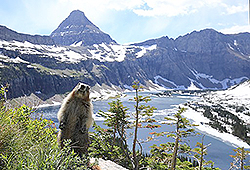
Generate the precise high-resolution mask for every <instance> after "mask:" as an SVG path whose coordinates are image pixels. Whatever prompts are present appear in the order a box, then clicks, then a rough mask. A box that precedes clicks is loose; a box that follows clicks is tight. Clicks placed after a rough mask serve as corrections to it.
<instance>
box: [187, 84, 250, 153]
mask: <svg viewBox="0 0 250 170" xmlns="http://www.w3.org/2000/svg"><path fill="white" fill-rule="evenodd" d="M249 101H250V81H249V80H248V81H245V82H243V83H241V84H239V85H236V86H234V87H232V88H230V89H228V90H225V91H217V92H211V93H208V94H206V95H204V96H202V97H201V99H198V101H191V102H189V103H188V104H187V105H188V106H189V108H191V111H189V112H188V113H186V114H185V116H187V117H188V118H190V119H194V121H195V122H196V123H197V124H199V125H200V126H199V127H198V128H200V129H202V130H206V129H207V131H208V133H209V132H211V131H212V130H209V128H211V127H212V128H213V129H216V130H218V131H219V132H220V134H218V133H214V134H211V135H216V134H217V137H220V138H222V139H223V140H226V141H228V142H233V140H234V139H231V138H229V134H232V135H234V136H237V137H238V138H240V139H241V140H243V141H244V142H246V143H247V144H248V145H245V146H244V147H247V148H249V147H250V138H249V137H250V113H249V110H250V107H249V106H250V102H249ZM199 117H203V118H202V119H199ZM198 119H199V120H198ZM230 140H231V141H230ZM234 142H235V143H238V144H240V145H244V144H242V143H241V141H237V140H234Z"/></svg>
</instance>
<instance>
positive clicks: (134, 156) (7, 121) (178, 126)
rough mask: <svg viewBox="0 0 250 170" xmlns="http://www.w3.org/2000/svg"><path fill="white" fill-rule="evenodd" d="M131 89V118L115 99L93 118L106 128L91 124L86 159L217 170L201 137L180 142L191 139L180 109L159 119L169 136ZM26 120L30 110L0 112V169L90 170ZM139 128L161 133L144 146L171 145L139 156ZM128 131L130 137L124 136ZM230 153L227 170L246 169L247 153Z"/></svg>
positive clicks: (39, 124)
mask: <svg viewBox="0 0 250 170" xmlns="http://www.w3.org/2000/svg"><path fill="white" fill-rule="evenodd" d="M133 88H134V89H135V97H134V98H133V99H131V101H133V102H134V103H135V104H134V107H135V110H134V112H133V113H131V114H129V109H128V108H127V107H125V106H123V104H122V102H121V101H120V100H119V99H117V100H116V101H112V102H111V103H109V105H110V109H109V110H108V112H103V111H100V112H99V114H100V115H101V116H103V117H104V118H105V119H106V120H105V122H104V124H105V125H106V127H105V128H102V127H100V126H98V125H97V124H94V131H93V132H91V133H90V138H91V144H90V147H89V155H88V156H89V157H93V158H103V159H105V160H112V161H114V162H116V163H117V164H120V165H122V166H123V167H125V168H127V169H131V170H137V169H148V170H165V169H170V170H212V169H215V170H219V168H214V167H213V165H214V163H213V162H212V161H206V160H205V159H204V157H205V155H207V149H208V146H209V145H205V144H204V143H203V138H204V137H202V142H201V143H200V142H197V145H196V148H193V149H192V148H190V146H189V145H188V144H186V143H184V142H183V141H184V139H185V138H186V137H188V136H190V135H196V134H195V132H194V129H193V127H194V126H195V125H194V124H192V123H190V122H189V120H188V119H186V118H184V117H183V116H182V113H183V112H184V111H185V109H184V108H180V109H179V111H178V112H177V113H176V114H174V115H172V116H171V117H169V116H168V117H166V118H165V119H166V123H165V124H167V125H170V126H173V127H174V131H172V132H168V131H163V130H162V129H161V125H160V124H159V123H157V122H156V121H155V120H154V119H153V118H152V113H153V111H154V110H155V109H156V108H154V107H152V106H149V105H148V102H150V98H149V97H148V96H146V97H143V96H140V95H139V92H140V90H141V87H140V85H139V83H135V84H134V86H133ZM5 92H6V88H2V89H1V90H0V95H1V97H3V96H4V94H5ZM1 102H2V103H3V102H4V100H1ZM31 114H33V115H34V113H33V111H32V109H30V108H28V107H27V106H25V105H24V106H22V107H19V108H15V109H11V110H10V109H6V108H5V107H4V106H1V109H0V169H37V170H38V169H39V170H40V169H58V170H60V169H61V170H63V169H72V170H74V169H83V170H86V169H91V168H90V165H89V157H82V158H80V157H79V156H77V154H76V153H75V152H74V150H72V149H71V147H70V141H66V142H65V146H66V147H65V148H63V149H60V148H59V147H58V144H57V140H56V133H57V129H56V127H55V125H54V123H53V122H52V121H49V120H46V119H42V117H40V116H36V117H37V118H36V119H34V118H31ZM32 117H34V116H32ZM139 128H149V129H152V130H154V129H155V128H158V131H159V130H162V132H158V133H157V132H151V133H149V136H148V139H147V140H148V141H149V140H154V139H156V138H158V137H169V138H173V142H167V143H162V144H160V145H153V146H151V148H152V149H151V151H150V154H145V152H144V150H143V145H142V143H141V141H140V140H139V139H138V136H137V135H138V130H139ZM129 129H130V131H132V133H128V130H129ZM128 139H130V140H128ZM144 142H147V141H144ZM235 152H236V154H235V155H231V157H232V158H234V161H233V162H232V164H231V169H241V170H243V169H249V166H246V165H245V164H246V162H245V161H246V157H247V156H248V155H249V153H250V151H247V150H245V149H244V148H237V149H235ZM88 165H89V166H88Z"/></svg>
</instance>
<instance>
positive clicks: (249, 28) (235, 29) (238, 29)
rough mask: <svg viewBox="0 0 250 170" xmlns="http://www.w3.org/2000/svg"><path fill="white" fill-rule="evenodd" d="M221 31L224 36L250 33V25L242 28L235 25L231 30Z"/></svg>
mask: <svg viewBox="0 0 250 170" xmlns="http://www.w3.org/2000/svg"><path fill="white" fill-rule="evenodd" d="M219 31H220V32H222V33H224V34H237V33H241V32H250V25H242V26H239V25H235V26H233V27H231V28H225V29H221V30H219Z"/></svg>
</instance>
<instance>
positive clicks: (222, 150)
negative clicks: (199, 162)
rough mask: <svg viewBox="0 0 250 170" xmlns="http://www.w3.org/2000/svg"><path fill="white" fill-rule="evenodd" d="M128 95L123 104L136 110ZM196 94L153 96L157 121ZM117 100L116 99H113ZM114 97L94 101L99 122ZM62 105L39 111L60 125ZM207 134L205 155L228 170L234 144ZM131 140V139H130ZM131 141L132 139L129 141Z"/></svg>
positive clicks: (195, 139) (146, 133)
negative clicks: (101, 114)
mask: <svg viewBox="0 0 250 170" xmlns="http://www.w3.org/2000/svg"><path fill="white" fill-rule="evenodd" d="M126 94H127V96H125V97H123V98H120V100H121V101H122V102H123V105H124V106H126V107H128V108H129V111H130V112H133V111H134V106H133V105H134V102H133V101H129V99H132V98H133V97H134V93H132V92H130V93H126ZM150 94H151V93H149V92H142V93H140V95H143V96H146V95H150ZM195 98H196V97H195V96H191V95H179V94H175V95H172V96H171V97H157V96H155V95H153V96H151V99H152V101H150V102H149V105H151V106H154V107H156V108H157V111H156V112H155V114H154V118H155V119H156V120H157V121H159V122H160V121H162V120H163V119H164V117H165V116H166V115H171V114H173V113H176V111H177V110H178V109H177V107H176V106H178V105H179V104H182V103H185V102H187V101H189V100H193V99H195ZM113 100H116V99H113ZM113 100H112V99H110V100H105V101H94V102H93V105H94V114H95V119H96V122H97V123H98V124H102V123H103V120H102V119H101V117H98V116H97V115H96V113H97V112H98V111H99V110H102V111H107V110H108V109H109V105H108V103H109V102H111V101H113ZM59 107H60V106H50V107H44V108H39V109H38V110H37V111H38V112H42V113H43V117H44V118H46V119H50V120H53V121H54V122H55V124H56V126H57V127H58V120H57V117H56V114H57V112H58V109H59ZM171 130H173V127H171V126H168V125H162V127H161V128H159V129H158V131H171ZM150 132H151V131H150V130H149V129H139V133H138V134H139V138H140V139H146V137H147V136H149V133H150ZM203 135H205V139H204V144H209V143H211V146H209V148H208V155H207V156H205V159H206V160H212V161H213V162H214V163H215V165H214V167H219V168H220V169H222V170H227V169H229V167H230V162H232V161H233V159H232V158H231V157H230V156H229V155H235V152H234V151H233V149H234V148H235V147H233V146H232V145H230V144H228V143H223V142H222V141H221V140H220V139H216V138H214V137H211V136H210V135H207V134H206V133H203ZM201 137H202V136H201V135H200V136H194V137H189V138H187V139H186V142H188V144H189V145H190V146H191V147H192V148H194V147H195V144H196V143H197V142H201ZM130 140H131V139H130ZM167 141H171V139H168V138H166V137H161V138H159V139H158V140H156V141H150V142H148V143H145V144H143V149H144V151H145V152H149V151H150V146H152V145H153V144H160V143H165V142H167ZM129 142H130V141H129Z"/></svg>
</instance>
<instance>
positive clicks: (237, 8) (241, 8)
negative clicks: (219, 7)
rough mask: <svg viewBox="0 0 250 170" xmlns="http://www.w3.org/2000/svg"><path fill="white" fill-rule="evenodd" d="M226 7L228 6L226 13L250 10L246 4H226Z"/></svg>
mask: <svg viewBox="0 0 250 170" xmlns="http://www.w3.org/2000/svg"><path fill="white" fill-rule="evenodd" d="M224 6H225V8H226V14H236V13H240V12H247V11H248V10H249V8H248V5H246V4H241V5H237V6H236V5H232V6H229V5H226V4H224Z"/></svg>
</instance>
